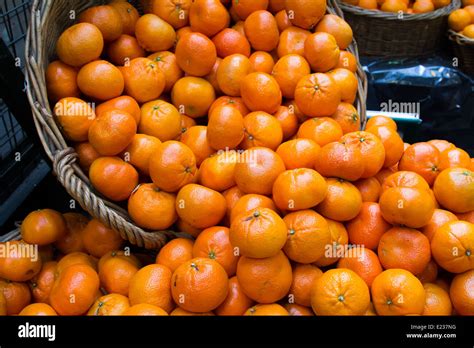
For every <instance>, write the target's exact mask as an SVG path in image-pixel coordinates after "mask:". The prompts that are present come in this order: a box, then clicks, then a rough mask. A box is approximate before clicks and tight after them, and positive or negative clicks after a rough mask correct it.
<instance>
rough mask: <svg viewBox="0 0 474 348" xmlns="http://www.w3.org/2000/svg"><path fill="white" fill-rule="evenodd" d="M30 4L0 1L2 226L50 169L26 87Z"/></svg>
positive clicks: (27, 1)
mask: <svg viewBox="0 0 474 348" xmlns="http://www.w3.org/2000/svg"><path fill="white" fill-rule="evenodd" d="M31 4H32V0H1V1H0V40H1V41H0V55H1V59H2V64H1V66H0V78H1V79H0V84H3V86H1V85H0V87H1V90H2V94H0V187H1V189H0V225H2V224H3V223H4V222H5V221H6V220H7V219H8V217H9V216H10V215H11V214H12V213H13V212H14V211H15V210H16V208H17V207H18V206H19V205H20V204H21V203H22V202H23V201H24V200H25V199H26V198H27V196H28V195H29V194H30V192H31V191H32V190H33V189H34V187H35V186H36V185H37V184H38V183H39V182H40V181H41V180H42V179H43V178H44V176H45V175H46V174H47V172H48V171H49V167H48V165H47V164H46V162H45V161H44V159H43V157H42V152H41V146H40V145H39V142H38V140H37V136H36V134H35V132H34V125H33V119H32V118H31V113H30V112H29V110H28V102H27V100H26V94H25V91H24V88H23V87H24V82H23V81H24V75H23V73H24V68H25V57H24V50H25V38H26V32H27V29H28V19H29V16H30V10H31ZM3 63H5V64H3ZM12 72H13V74H12ZM22 72H23V73H22ZM12 76H15V78H12ZM5 92H8V93H5ZM2 98H3V99H2ZM9 105H10V106H11V107H9ZM18 105H20V106H21V107H20V108H18ZM15 106H17V107H16V108H15ZM22 125H23V126H22Z"/></svg>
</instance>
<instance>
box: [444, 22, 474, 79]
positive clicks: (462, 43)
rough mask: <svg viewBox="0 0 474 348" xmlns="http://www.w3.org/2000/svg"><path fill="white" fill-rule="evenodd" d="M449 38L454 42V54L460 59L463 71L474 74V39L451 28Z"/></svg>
mask: <svg viewBox="0 0 474 348" xmlns="http://www.w3.org/2000/svg"><path fill="white" fill-rule="evenodd" d="M449 39H450V40H451V42H452V45H453V49H454V55H455V57H456V58H458V59H459V67H460V68H461V70H462V71H464V72H466V73H468V74H470V75H474V39H470V38H468V37H466V36H464V35H462V34H459V33H457V32H455V31H454V30H451V29H450V30H449Z"/></svg>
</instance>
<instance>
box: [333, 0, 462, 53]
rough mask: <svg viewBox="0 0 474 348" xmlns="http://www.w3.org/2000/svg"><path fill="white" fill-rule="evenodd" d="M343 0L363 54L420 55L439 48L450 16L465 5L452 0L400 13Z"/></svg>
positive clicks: (346, 13)
mask: <svg viewBox="0 0 474 348" xmlns="http://www.w3.org/2000/svg"><path fill="white" fill-rule="evenodd" d="M338 1H339V5H340V7H341V9H342V11H343V12H344V16H345V19H346V20H347V22H348V23H349V24H350V25H351V27H352V30H353V31H354V36H355V38H356V40H357V42H358V43H359V53H360V54H361V55H363V56H379V57H420V56H425V55H430V54H433V53H434V52H436V51H437V50H438V49H439V48H440V45H441V44H442V42H443V39H444V38H445V37H446V30H447V17H448V16H449V14H450V13H451V12H452V11H454V10H455V9H458V8H459V7H460V6H461V1H460V0H452V1H451V4H449V5H448V6H445V7H442V8H439V9H437V10H435V11H432V12H427V13H419V14H406V13H402V14H398V13H390V12H383V11H378V10H366V9H363V8H361V7H359V6H353V5H349V4H346V3H343V2H341V1H340V0H338Z"/></svg>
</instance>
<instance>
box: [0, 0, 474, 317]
mask: <svg viewBox="0 0 474 348" xmlns="http://www.w3.org/2000/svg"><path fill="white" fill-rule="evenodd" d="M343 1H344V2H346V3H349V4H351V5H355V6H359V7H361V8H363V9H367V10H380V11H385V12H391V13H399V11H402V12H403V13H407V14H422V13H425V14H429V13H431V12H432V11H435V10H437V9H441V8H445V7H446V6H448V5H449V4H450V3H451V0H416V1H408V0H385V1H383V0H360V1H357V0H343ZM139 3H140V9H137V8H136V7H135V6H134V4H135V2H128V1H123V0H113V1H111V2H109V3H108V4H104V5H102V4H101V5H98V6H93V4H90V5H89V6H86V8H84V9H83V10H82V11H80V13H78V14H77V15H78V21H77V22H76V23H75V24H73V25H71V26H70V27H69V28H66V29H65V30H64V31H63V32H62V33H59V36H58V39H57V42H55V43H54V44H55V53H56V55H55V60H51V61H50V62H48V63H49V64H47V66H45V86H46V92H47V97H48V100H49V102H50V103H51V104H50V107H51V110H54V114H53V115H52V122H56V124H57V126H58V127H57V131H58V132H61V134H62V135H63V137H64V144H63V145H64V146H66V145H67V146H70V147H71V148H74V150H75V152H76V154H77V155H76V154H74V155H71V156H72V157H71V159H72V160H73V161H75V164H77V166H76V167H75V168H76V169H75V170H76V171H79V170H82V173H81V179H83V180H85V179H86V178H88V179H89V180H88V182H87V185H88V187H89V188H90V191H91V192H93V195H92V196H91V197H92V198H91V197H89V198H91V199H92V201H94V202H96V203H97V204H99V206H100V207H107V209H108V210H107V212H108V213H111V212H113V213H112V215H111V216H108V218H106V215H107V214H105V215H104V214H102V213H103V212H102V210H101V213H100V214H98V213H97V212H96V211H95V210H93V212H94V216H88V215H86V214H83V213H79V212H77V211H74V212H66V211H64V212H63V211H55V210H53V209H50V208H48V207H42V209H40V210H37V211H33V212H30V213H29V214H25V216H24V217H23V221H22V224H21V227H20V232H21V240H19V241H11V242H8V243H10V244H9V245H10V246H11V247H14V248H22V249H32V248H36V247H38V257H37V258H35V259H32V258H28V257H27V258H25V257H18V255H16V256H14V255H8V256H7V257H2V258H0V315H63V316H64V315H91V316H92V315H114V316H116V315H125V316H135V315H139V316H148V315H159V316H167V315H169V316H215V315H217V316H235V315H238V316H241V315H242V316H244V315H245V316H289V315H291V316H314V315H319V316H339V315H354V316H355V315H357V316H359V315H378V316H385V315H474V297H473V296H474V295H473V289H474V274H473V272H474V172H473V170H474V158H471V157H470V154H469V153H468V152H466V151H465V150H464V149H461V148H458V147H457V146H456V144H454V143H451V142H449V141H447V140H443V139H429V140H428V139H427V140H426V141H423V142H417V143H413V144H408V143H406V142H404V140H403V138H402V136H401V135H400V134H399V133H398V126H397V123H396V122H395V121H394V119H392V118H390V117H386V116H383V115H376V116H374V117H371V118H370V119H369V120H364V119H362V118H361V115H363V112H362V111H363V110H360V108H359V105H360V98H361V94H360V93H359V86H361V85H362V83H361V82H362V81H360V80H359V78H360V75H359V74H358V68H359V62H358V55H357V54H355V53H354V54H353V53H351V52H353V49H352V48H351V46H350V45H351V44H352V43H353V37H354V32H353V31H352V29H351V27H350V25H349V24H348V23H347V22H346V21H345V20H344V19H343V18H341V17H339V16H337V15H334V14H331V13H329V12H332V11H330V9H329V10H328V8H327V2H326V1H325V0H146V1H145V0H144V1H140V2H139ZM139 10H140V11H139ZM447 21H448V25H449V27H450V28H451V29H453V30H455V31H456V32H458V33H461V34H462V35H465V36H466V37H471V38H474V0H463V8H461V9H457V10H455V11H453V12H452V13H451V14H450V15H449V16H448V20H447ZM45 96H46V95H45ZM57 135H59V133H58V134H57ZM77 173H78V172H76V174H77ZM89 196H90V195H89ZM86 198H87V197H86ZM85 203H86V205H87V204H88V199H86V200H85ZM94 204H95V203H94ZM118 207H120V209H119V210H117V209H118ZM115 213H117V214H119V215H120V217H121V218H124V219H126V220H127V221H129V223H131V224H133V225H134V226H136V228H137V229H139V230H141V231H142V232H141V233H138V234H136V233H135V235H134V237H133V238H131V236H130V234H129V233H127V232H126V231H125V230H123V228H124V226H122V224H121V222H120V221H122V220H121V219H117V216H118V215H117V216H116V215H114V214H115ZM97 214H98V215H97ZM109 215H110V214H109ZM114 216H115V218H114ZM125 227H126V226H125ZM161 237H166V243H163V245H159V246H158V245H156V246H155V247H154V248H153V249H147V248H149V247H150V246H151V245H152V244H153V245H154V244H155V240H158V239H161ZM126 238H129V240H125V239H126ZM156 244H161V243H156ZM137 245H139V246H144V248H142V247H138V246H137ZM0 246H1V247H3V246H5V247H6V246H7V245H6V244H4V243H1V245H0ZM71 296H72V298H75V301H70V300H69V299H70V298H71Z"/></svg>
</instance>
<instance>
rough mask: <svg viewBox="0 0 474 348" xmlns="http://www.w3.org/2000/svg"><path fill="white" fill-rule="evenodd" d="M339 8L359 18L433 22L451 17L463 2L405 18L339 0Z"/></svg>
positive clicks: (455, 0) (453, 0)
mask: <svg viewBox="0 0 474 348" xmlns="http://www.w3.org/2000/svg"><path fill="white" fill-rule="evenodd" d="M337 2H338V5H339V7H340V8H341V9H342V10H343V11H346V12H350V13H351V14H354V15H358V16H366V17H371V18H378V19H386V20H391V21H400V22H404V21H425V20H433V19H436V18H439V17H444V16H447V15H449V14H450V13H451V12H452V11H453V10H455V9H457V8H460V7H461V0H452V1H451V3H450V4H449V5H448V6H444V7H441V8H439V9H437V10H435V11H431V12H427V13H412V14H410V13H403V17H402V18H400V17H399V14H398V13H391V12H384V11H380V10H368V9H364V8H362V7H359V6H354V5H350V4H347V3H344V2H343V1H341V0H337Z"/></svg>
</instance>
